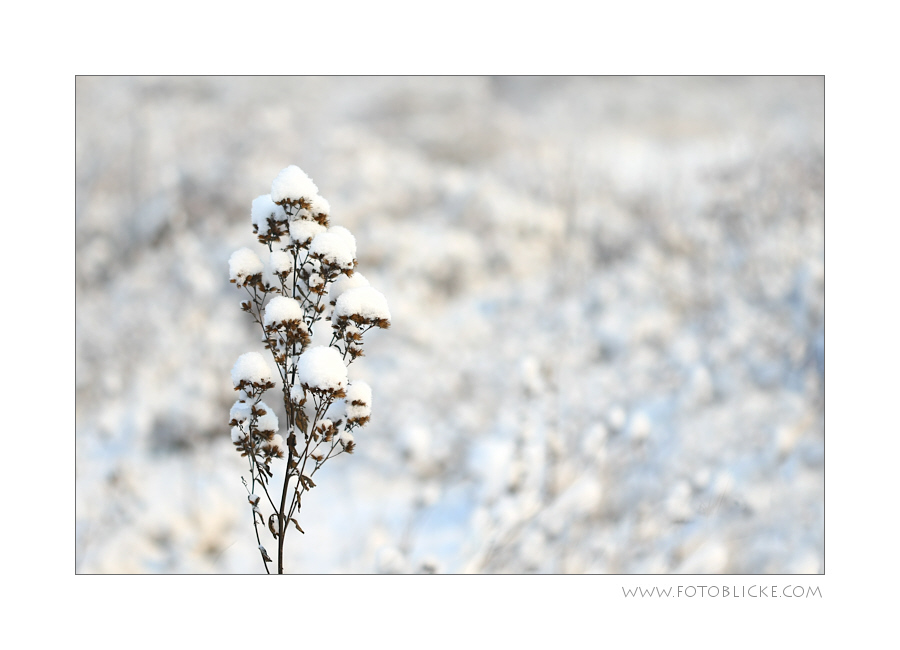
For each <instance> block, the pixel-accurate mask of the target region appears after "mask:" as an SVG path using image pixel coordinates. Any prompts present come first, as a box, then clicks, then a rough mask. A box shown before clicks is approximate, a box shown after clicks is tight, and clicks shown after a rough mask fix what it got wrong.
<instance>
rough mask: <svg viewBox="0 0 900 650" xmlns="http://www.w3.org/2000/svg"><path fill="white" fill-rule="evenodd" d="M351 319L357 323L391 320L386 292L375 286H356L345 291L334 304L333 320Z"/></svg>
mask: <svg viewBox="0 0 900 650" xmlns="http://www.w3.org/2000/svg"><path fill="white" fill-rule="evenodd" d="M341 319H350V320H353V321H356V322H357V323H373V322H376V321H390V320H391V312H390V311H389V310H388V305H387V299H386V298H385V297H384V294H383V293H381V292H380V291H378V290H377V289H375V288H373V287H356V288H353V289H349V290H347V291H345V292H343V293H342V294H341V295H340V297H339V298H338V299H337V301H336V302H335V304H334V314H333V316H332V320H333V321H338V320H341Z"/></svg>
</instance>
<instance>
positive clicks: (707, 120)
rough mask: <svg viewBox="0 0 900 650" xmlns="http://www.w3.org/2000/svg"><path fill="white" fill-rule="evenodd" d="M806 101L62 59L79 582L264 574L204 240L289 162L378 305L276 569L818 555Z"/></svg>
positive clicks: (243, 223) (819, 184)
mask: <svg viewBox="0 0 900 650" xmlns="http://www.w3.org/2000/svg"><path fill="white" fill-rule="evenodd" d="M823 111H824V82H823V80H822V79H821V78H801V79H795V78H788V77H778V78H725V79H705V78H676V77H666V78H660V79H653V78H637V79H632V78H567V77H552V78H539V79H528V78H519V77H516V78H496V79H491V78H466V77H440V78H379V77H366V78H351V77H340V78H291V79H281V78H266V77H262V78H247V79H244V78H236V77H227V78H187V77H177V78H163V79H156V78H117V77H103V78H89V77H82V78H79V79H78V80H77V82H76V120H75V122H76V166H77V167H76V189H77V192H76V228H75V230H76V325H75V328H76V329H75V336H76V432H75V435H76V445H75V450H76V526H75V566H76V571H77V572H81V573H145V572H149V573H258V572H261V571H262V566H261V562H260V560H259V555H258V553H257V551H256V540H255V537H254V534H253V527H252V524H251V520H250V514H249V511H248V505H247V503H246V496H245V495H246V493H245V491H244V488H243V486H242V485H241V481H240V477H241V476H242V475H246V465H245V461H244V459H241V458H240V457H239V456H238V454H237V453H235V451H234V449H233V447H232V445H231V439H230V432H229V427H228V419H229V415H228V413H229V408H230V406H231V404H232V403H233V402H234V398H235V394H234V391H233V390H232V385H231V378H230V374H229V371H230V369H231V367H232V365H233V364H234V362H235V360H236V359H237V357H238V356H239V355H240V354H242V353H244V352H247V351H251V350H258V351H263V350H262V345H261V343H259V336H258V333H257V332H256V330H254V324H253V323H252V321H251V320H250V318H249V317H248V316H247V315H246V314H245V313H243V312H241V310H240V308H239V307H238V303H239V301H240V299H241V294H240V293H239V292H238V291H237V290H236V289H235V288H234V287H233V286H232V285H230V284H229V282H228V258H229V255H230V254H231V252H232V251H234V250H236V249H238V248H241V247H243V246H250V247H256V248H258V250H260V251H262V250H263V249H262V247H261V246H259V245H258V244H257V243H256V240H255V236H254V235H253V233H252V228H251V225H250V204H251V202H252V200H253V199H254V198H256V197H257V196H259V195H260V194H265V193H267V192H268V191H269V188H270V185H271V182H272V180H273V179H274V177H275V176H276V175H277V173H278V172H279V171H280V170H281V169H282V168H284V167H286V166H287V165H290V164H296V165H298V166H299V167H301V168H302V169H303V170H304V171H305V172H307V173H308V174H309V175H310V176H311V177H312V179H313V180H314V181H315V182H316V184H317V185H318V187H319V191H320V194H321V195H322V196H323V197H325V198H326V199H327V200H328V201H329V202H330V204H331V208H332V217H331V222H332V224H333V225H341V226H345V227H347V228H349V229H350V230H351V232H352V233H353V234H354V235H355V236H356V239H357V245H358V259H359V267H358V268H359V271H360V272H362V273H363V274H364V275H365V276H366V277H367V278H368V279H369V280H370V281H371V283H372V285H373V286H375V287H376V288H378V289H379V290H381V291H382V292H383V293H384V294H385V295H386V296H387V299H388V303H389V305H390V309H391V314H392V318H393V324H392V327H391V329H390V330H387V331H384V332H382V331H376V332H372V333H371V334H369V335H367V343H366V356H365V357H363V358H362V359H360V360H359V361H357V362H356V363H354V364H353V366H352V367H351V373H350V376H351V379H353V378H359V379H363V380H365V381H367V382H368V383H369V384H370V385H371V386H372V390H373V413H372V421H371V423H370V424H369V425H368V426H367V427H366V428H365V429H363V430H362V431H361V432H359V434H358V435H357V436H356V442H357V443H358V448H357V452H356V453H355V454H354V455H352V456H346V455H345V456H341V457H339V458H336V459H334V460H333V461H330V462H329V463H328V464H327V465H326V466H325V467H324V468H323V469H322V470H321V471H320V472H319V473H318V474H317V475H316V480H317V485H318V487H316V488H315V489H314V490H313V491H312V492H311V493H310V494H309V495H308V496H307V497H306V498H305V499H304V507H303V510H302V511H301V515H300V523H301V525H302V526H303V529H304V530H305V531H306V535H304V536H301V535H300V534H299V533H296V531H294V533H295V534H294V535H292V536H291V537H289V538H288V539H287V543H286V568H287V571H288V572H290V573H377V572H394V573H397V572H401V573H415V572H439V573H461V572H475V573H510V572H511V573H531V572H537V573H679V572H689V573H817V572H821V571H823V568H824V430H823V411H824V357H825V352H824V217H823V213H824V134H823V128H824V115H823ZM280 419H281V420H282V421H284V420H283V418H280ZM269 544H273V541H272V540H271V539H270V540H269Z"/></svg>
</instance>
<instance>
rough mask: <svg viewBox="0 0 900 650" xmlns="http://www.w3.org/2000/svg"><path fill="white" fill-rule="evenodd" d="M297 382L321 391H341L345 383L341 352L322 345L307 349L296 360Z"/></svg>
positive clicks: (345, 368)
mask: <svg viewBox="0 0 900 650" xmlns="http://www.w3.org/2000/svg"><path fill="white" fill-rule="evenodd" d="M297 382H298V383H299V384H301V385H303V386H307V387H309V388H310V389H313V390H318V391H322V392H325V391H331V392H335V393H337V392H339V391H342V390H343V389H344V387H346V385H347V366H345V365H344V359H343V357H342V356H341V353H340V352H338V351H337V350H335V349H334V348H331V347H325V346H324V345H317V346H316V347H313V348H310V349H308V350H307V351H306V352H304V353H303V354H301V355H300V357H299V359H298V360H297Z"/></svg>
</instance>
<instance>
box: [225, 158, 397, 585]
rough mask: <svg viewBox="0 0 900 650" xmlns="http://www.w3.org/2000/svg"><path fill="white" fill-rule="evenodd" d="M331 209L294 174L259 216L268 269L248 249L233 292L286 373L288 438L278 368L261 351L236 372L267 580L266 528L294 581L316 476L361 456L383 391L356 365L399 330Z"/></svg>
mask: <svg viewBox="0 0 900 650" xmlns="http://www.w3.org/2000/svg"><path fill="white" fill-rule="evenodd" d="M329 210H330V207H329V205H328V202H327V201H326V200H325V199H323V198H322V197H320V196H319V194H318V188H317V187H316V185H315V184H314V183H313V182H312V180H311V179H310V178H309V177H308V176H307V175H306V174H305V173H304V172H303V171H302V170H301V169H300V168H298V167H296V166H294V165H291V166H290V167H287V168H286V169H283V170H282V171H281V172H280V173H279V174H278V176H277V177H276V178H275V180H274V181H273V183H272V190H271V193H270V194H266V195H264V196H260V197H258V198H256V199H255V200H254V201H253V205H252V208H251V212H250V217H251V221H252V223H253V231H254V233H255V234H256V236H257V238H258V239H259V242H260V243H261V244H263V245H264V246H265V247H266V248H267V249H268V251H269V258H268V262H267V263H266V264H263V262H262V261H261V259H260V258H259V256H258V255H257V254H256V253H255V252H254V251H252V250H250V249H249V248H242V249H240V250H238V251H235V252H234V253H233V254H232V255H231V258H230V259H229V270H230V274H231V282H232V283H233V284H235V285H236V286H237V287H238V288H240V289H243V290H244V291H245V292H246V293H247V299H246V300H243V301H242V302H241V309H243V310H244V311H245V312H247V313H248V314H250V315H251V317H252V318H253V320H254V321H255V322H256V323H257V324H258V325H259V327H260V329H261V331H262V341H263V344H264V346H265V348H266V349H267V350H268V351H269V352H270V353H271V354H272V358H273V359H274V362H275V365H276V366H277V368H278V374H279V378H280V380H281V388H282V401H283V404H284V412H285V415H286V420H287V421H286V425H287V426H286V438H285V437H282V436H281V435H279V434H278V430H279V426H278V417H277V416H276V414H275V412H274V411H273V410H272V408H271V407H270V406H269V405H268V404H266V403H265V402H263V401H262V397H263V394H264V393H265V392H266V391H268V390H269V389H273V388H275V387H276V383H275V381H273V379H274V377H273V375H272V373H271V369H270V366H269V364H268V363H267V361H266V360H265V358H264V357H263V355H262V354H260V353H259V352H248V353H246V354H243V355H241V356H240V357H239V358H238V360H237V362H236V363H235V365H234V367H233V368H232V371H231V378H232V382H233V383H234V389H235V390H236V391H238V393H239V397H238V400H237V401H236V402H235V403H234V406H232V408H231V422H230V426H231V427H232V429H231V438H232V441H233V443H234V446H235V447H236V448H237V450H238V451H239V452H240V454H241V456H244V457H246V458H247V459H248V462H249V470H250V482H249V484H248V483H247V480H246V478H242V480H243V482H244V485H245V487H246V488H247V492H248V500H249V502H250V506H251V509H252V516H253V526H254V529H255V532H256V539H257V543H258V544H259V551H260V554H261V556H262V561H263V567H264V568H265V569H266V573H270V571H269V563H271V562H275V561H276V560H273V559H272V558H271V557H270V556H269V554H268V552H267V551H266V548H265V547H264V546H263V543H262V540H261V538H260V525H262V526H263V528H264V530H263V535H265V529H266V528H267V529H268V531H269V533H270V534H271V535H272V536H273V537H274V538H275V540H277V542H278V553H277V566H278V573H284V540H285V537H286V536H287V532H288V530H290V528H291V527H292V526H293V527H294V528H296V529H297V530H298V531H300V532H301V533H302V532H303V529H302V528H301V527H300V523H299V521H298V518H299V516H300V508H301V505H302V501H303V495H304V494H305V493H306V492H308V491H309V490H310V489H312V488H313V487H315V485H316V484H315V483H314V482H313V476H314V475H315V473H316V472H317V471H318V470H319V468H321V467H322V465H324V464H325V463H326V462H327V461H328V460H330V459H331V458H334V457H335V456H339V455H340V454H343V453H348V454H350V453H353V450H354V448H355V442H354V438H353V432H354V431H355V430H356V429H358V428H359V427H362V426H364V425H365V424H366V423H367V422H368V421H369V417H370V414H371V409H372V390H371V388H370V387H369V386H368V384H366V383H365V382H362V381H353V382H350V381H349V380H348V376H347V367H348V366H349V365H350V364H351V363H353V361H355V360H356V359H357V358H358V357H361V356H363V336H364V335H365V333H366V332H368V331H369V330H371V329H373V328H376V327H377V328H382V329H386V328H388V327H389V326H390V319H391V316H390V312H389V311H388V307H387V301H386V300H385V298H384V296H383V295H382V294H381V293H380V292H378V291H376V290H375V289H373V288H372V287H370V286H369V282H368V281H367V280H366V278H365V277H363V275H362V274H361V273H357V272H356V266H357V260H356V239H355V238H354V237H353V235H352V234H351V233H350V231H348V230H347V229H346V228H342V227H340V226H332V227H329V223H328V221H329ZM322 321H330V323H331V341H330V342H329V343H328V345H313V336H314V333H315V331H316V327H315V326H316V324H317V323H320V322H322ZM326 338H327V335H326ZM276 460H278V461H280V460H285V461H286V462H285V467H284V481H283V483H282V485H281V494H280V495H279V494H277V488H276V489H273V490H272V491H273V492H275V494H274V495H273V494H272V492H270V489H271V488H272V486H271V484H270V479H273V478H274V476H275V471H279V472H280V471H281V470H276V469H275V462H276ZM257 488H258V489H259V490H261V492H260V491H259V490H258V489H257ZM273 497H274V498H273ZM269 509H271V510H270V511H269V514H268V516H266V511H267V510H269Z"/></svg>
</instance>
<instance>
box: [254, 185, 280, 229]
mask: <svg viewBox="0 0 900 650" xmlns="http://www.w3.org/2000/svg"><path fill="white" fill-rule="evenodd" d="M269 219H274V220H275V221H287V214H285V212H284V208H282V207H281V206H280V205H277V204H276V203H275V202H274V201H273V200H272V196H271V195H270V194H263V195H262V196H257V197H256V198H255V199H253V203H252V204H251V205H250V221H251V222H252V223H253V225H254V226H255V228H256V230H257V232H258V233H259V234H260V235H265V234H267V233H268V232H269Z"/></svg>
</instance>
